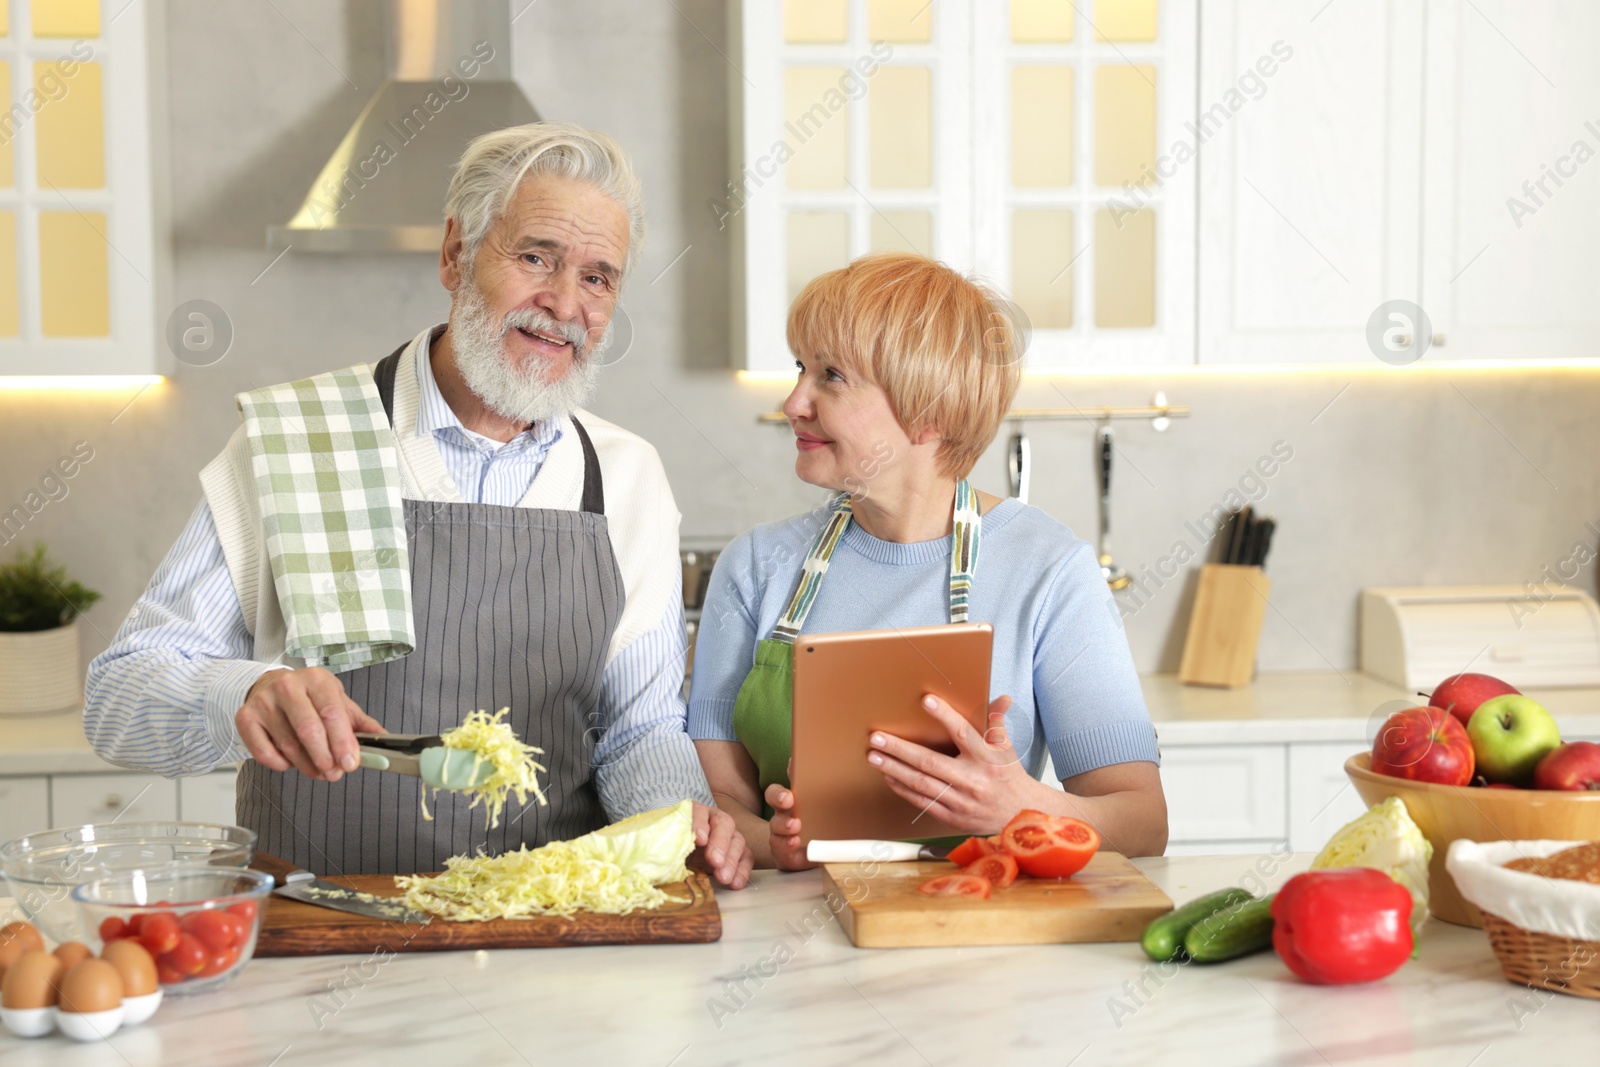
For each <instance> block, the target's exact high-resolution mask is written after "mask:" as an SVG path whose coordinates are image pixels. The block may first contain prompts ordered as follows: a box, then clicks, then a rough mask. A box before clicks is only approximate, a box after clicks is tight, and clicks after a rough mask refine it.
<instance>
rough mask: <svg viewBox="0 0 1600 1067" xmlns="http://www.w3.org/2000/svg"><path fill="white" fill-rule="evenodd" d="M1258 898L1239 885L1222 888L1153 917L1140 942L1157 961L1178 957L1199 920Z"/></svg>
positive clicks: (1148, 954) (1147, 953) (1146, 953)
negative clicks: (1184, 941)
mask: <svg viewBox="0 0 1600 1067" xmlns="http://www.w3.org/2000/svg"><path fill="white" fill-rule="evenodd" d="M1254 899H1255V898H1254V897H1252V896H1251V895H1250V894H1249V893H1247V892H1245V891H1244V890H1243V889H1238V888H1234V889H1219V890H1218V891H1217V892H1215V893H1207V894H1206V895H1205V896H1203V897H1196V898H1195V899H1194V900H1191V901H1189V903H1187V904H1185V905H1184V906H1183V907H1181V908H1179V909H1177V910H1176V911H1169V912H1167V913H1166V914H1165V915H1163V916H1161V917H1160V918H1158V919H1155V920H1153V921H1152V922H1151V923H1150V925H1149V926H1146V927H1145V928H1144V936H1143V937H1141V938H1140V939H1139V944H1140V945H1142V946H1143V947H1144V951H1145V955H1147V956H1149V957H1150V958H1151V959H1153V960H1157V961H1166V960H1175V959H1177V958H1178V957H1179V956H1180V955H1182V953H1183V938H1184V935H1186V934H1187V933H1188V932H1189V928H1190V927H1192V926H1194V924H1195V923H1197V922H1199V921H1200V920H1201V919H1204V918H1205V917H1206V916H1208V915H1211V914H1212V913H1213V912H1218V911H1221V910H1222V909H1223V908H1230V907H1234V906H1236V905H1239V904H1247V903H1249V902H1250V901H1251V900H1254Z"/></svg>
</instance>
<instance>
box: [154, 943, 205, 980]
mask: <svg viewBox="0 0 1600 1067" xmlns="http://www.w3.org/2000/svg"><path fill="white" fill-rule="evenodd" d="M208 958H209V957H208V956H207V954H206V947H205V946H204V945H202V944H201V943H200V939H199V938H198V937H195V936H194V935H193V934H179V935H178V943H177V944H176V945H174V946H173V948H172V951H170V952H168V953H167V954H166V955H164V956H162V957H161V959H162V960H165V961H166V964H167V966H169V967H171V968H172V969H173V970H175V971H177V972H178V973H179V974H183V975H190V974H199V973H200V970H201V968H203V967H204V966H205V965H206V960H207V959H208Z"/></svg>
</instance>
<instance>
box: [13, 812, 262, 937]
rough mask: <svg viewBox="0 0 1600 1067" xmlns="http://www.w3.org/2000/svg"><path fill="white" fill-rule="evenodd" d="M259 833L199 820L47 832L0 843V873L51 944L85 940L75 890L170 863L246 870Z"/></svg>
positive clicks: (85, 931) (91, 826)
mask: <svg viewBox="0 0 1600 1067" xmlns="http://www.w3.org/2000/svg"><path fill="white" fill-rule="evenodd" d="M255 850H256V834H255V831H254V830H246V829H244V828H243V827H241V826H222V825H217V824H211V823H195V822H127V823H122V822H117V823H95V824H93V825H89V826H72V827H66V828H63V829H58V830H45V831H42V832H40V833H36V834H29V835H27V836H26V837H19V838H17V839H16V840H14V841H9V842H7V843H6V844H5V845H4V846H0V875H4V877H5V880H6V885H7V886H8V887H9V888H10V890H11V895H12V896H13V897H15V898H16V901H17V903H18V904H19V905H21V907H22V910H23V912H24V913H25V914H26V915H27V916H28V918H29V919H30V920H31V921H32V922H33V924H34V925H35V926H37V927H38V928H39V929H40V931H41V932H42V933H43V934H44V935H45V936H46V937H48V938H50V939H51V940H53V941H81V940H84V935H86V934H89V933H92V932H93V931H89V930H79V929H78V925H77V919H78V913H77V910H76V909H75V908H74V907H73V905H72V899H71V895H72V890H73V887H75V886H79V885H82V884H83V883H84V882H87V881H90V880H92V879H95V878H103V877H105V876H106V875H111V874H116V873H118V872H121V871H132V870H154V869H156V868H158V867H163V866H166V865H168V864H172V863H209V864H213V865H216V866H221V867H245V866H248V865H249V863H250V861H251V860H252V859H254V858H255Z"/></svg>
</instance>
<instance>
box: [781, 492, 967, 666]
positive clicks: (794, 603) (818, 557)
mask: <svg viewBox="0 0 1600 1067" xmlns="http://www.w3.org/2000/svg"><path fill="white" fill-rule="evenodd" d="M853 513H854V509H853V508H852V507H851V505H850V496H849V494H848V493H841V494H840V495H839V499H838V500H837V501H835V502H834V505H833V514H832V515H830V516H829V517H828V522H827V524H826V525H825V526H823V528H822V531H821V532H820V533H818V534H817V538H816V540H815V541H813V542H812V543H811V551H810V552H809V553H808V554H807V555H806V561H805V563H804V565H802V566H801V568H800V581H799V582H798V583H796V585H795V588H794V595H793V596H791V597H790V598H789V606H788V607H786V608H785V609H784V611H783V615H782V616H780V617H779V619H778V623H777V625H776V626H774V627H773V628H772V634H771V636H770V640H773V641H781V642H782V643H783V644H786V645H792V644H794V639H795V638H796V637H797V636H799V634H800V630H801V628H802V627H803V626H805V622H806V616H807V615H808V614H810V612H811V605H813V604H815V603H816V601H817V591H818V590H819V589H821V588H822V579H823V578H824V577H825V576H826V575H827V573H828V560H830V559H831V558H833V550H834V549H835V548H838V547H839V540H840V538H842V537H843V536H844V531H845V527H847V526H849V525H850V517H851V515H852V514H853ZM982 525H983V518H982V515H981V514H980V513H979V511H978V493H977V490H975V489H973V488H972V486H971V485H969V484H968V483H967V480H966V479H965V478H963V479H962V480H961V481H959V482H957V483H956V501H955V509H954V522H953V524H952V526H953V529H952V533H953V536H952V538H951V547H950V621H951V622H966V621H967V598H968V597H969V596H970V595H971V592H972V572H973V571H975V570H977V569H978V534H979V531H980V528H981V527H982Z"/></svg>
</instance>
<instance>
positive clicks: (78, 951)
mask: <svg viewBox="0 0 1600 1067" xmlns="http://www.w3.org/2000/svg"><path fill="white" fill-rule="evenodd" d="M55 955H56V958H58V959H59V960H60V961H61V965H62V966H63V967H65V968H66V969H67V970H69V971H70V970H72V968H73V967H75V966H76V965H77V964H78V963H80V962H81V961H83V960H86V959H88V958H89V957H90V956H93V955H94V953H93V952H91V951H90V950H89V946H88V945H85V944H84V943H83V942H82V941H63V942H61V944H59V945H57V946H56V951H55Z"/></svg>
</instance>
